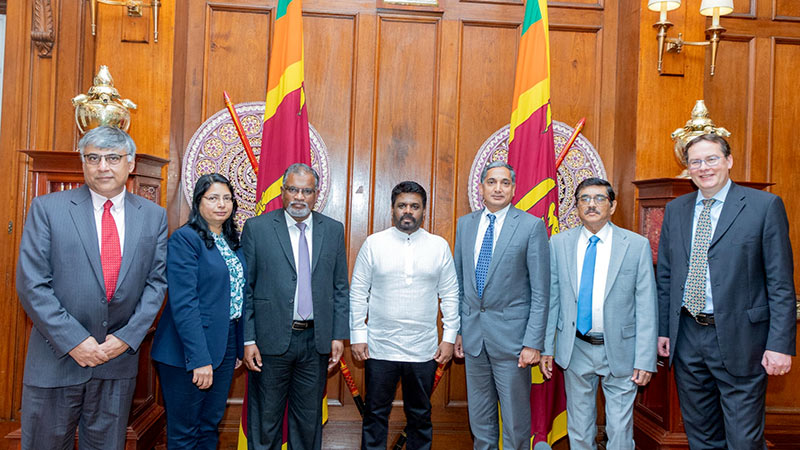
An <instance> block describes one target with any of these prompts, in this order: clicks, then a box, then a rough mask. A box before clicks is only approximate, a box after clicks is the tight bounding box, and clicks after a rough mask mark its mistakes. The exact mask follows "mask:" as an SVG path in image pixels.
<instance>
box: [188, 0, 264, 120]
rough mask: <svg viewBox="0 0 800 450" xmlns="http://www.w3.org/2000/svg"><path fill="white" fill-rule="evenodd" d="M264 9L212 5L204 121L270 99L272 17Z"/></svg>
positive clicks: (206, 48)
mask: <svg viewBox="0 0 800 450" xmlns="http://www.w3.org/2000/svg"><path fill="white" fill-rule="evenodd" d="M271 12H272V11H271V10H270V9H269V8H267V7H262V6H250V5H239V6H234V5H216V4H210V5H209V6H208V10H207V12H206V27H207V28H206V33H207V36H206V38H205V42H206V45H205V46H204V50H205V52H204V54H205V55H204V56H205V66H204V74H203V98H204V101H203V111H202V116H203V120H205V119H206V118H208V117H209V116H211V115H212V114H214V113H216V112H217V111H219V110H220V109H223V108H225V102H224V101H223V98H222V91H223V90H226V91H228V94H229V95H230V96H231V99H232V100H233V102H234V103H243V102H257V101H262V102H263V101H264V99H265V98H266V86H267V69H268V51H267V48H268V46H269V41H270V35H271V24H272V14H271Z"/></svg>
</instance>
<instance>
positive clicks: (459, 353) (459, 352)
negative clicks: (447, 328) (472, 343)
mask: <svg viewBox="0 0 800 450" xmlns="http://www.w3.org/2000/svg"><path fill="white" fill-rule="evenodd" d="M453 355H454V356H455V357H456V358H464V343H463V342H462V340H461V335H460V334H459V335H458V336H456V345H455V347H454V348H453Z"/></svg>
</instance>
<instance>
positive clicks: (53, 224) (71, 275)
mask: <svg viewBox="0 0 800 450" xmlns="http://www.w3.org/2000/svg"><path fill="white" fill-rule="evenodd" d="M124 245H125V247H124V249H123V252H122V264H121V266H120V272H119V279H118V281H117V287H116V291H115V293H114V297H113V298H112V299H111V302H108V301H107V300H106V289H105V285H104V282H103V269H102V266H101V263H100V249H99V245H98V239H97V230H96V226H95V220H94V212H93V210H92V200H91V196H90V194H89V188H88V187H87V186H85V185H84V186H82V187H80V188H78V189H73V190H69V191H63V192H56V193H52V194H48V195H44V196H41V197H36V198H34V199H33V201H32V202H31V207H30V211H29V212H28V219H27V221H26V222H25V228H24V230H23V232H22V241H21V243H20V250H19V260H18V261H17V294H18V295H19V299H20V303H21V304H22V307H23V308H24V309H25V312H27V313H28V317H30V318H31V320H32V321H33V328H32V329H31V335H30V340H29V341H28V354H27V357H26V360H25V375H24V378H23V383H25V384H27V385H30V386H37V387H63V386H71V385H76V384H80V383H84V382H86V381H88V380H89V379H91V378H100V379H119V378H133V377H136V372H137V367H138V360H139V355H138V349H139V344H141V342H142V340H143V339H144V337H145V335H146V334H147V330H148V329H149V328H150V325H152V323H153V320H154V319H155V317H156V314H158V310H159V309H160V308H161V304H162V302H163V301H164V293H165V292H166V289H167V282H166V277H165V261H166V253H167V249H166V246H167V215H166V211H164V208H162V207H160V206H158V205H156V204H155V203H153V202H151V201H149V200H146V199H144V198H142V197H139V196H137V195H134V194H131V193H130V192H127V193H126V194H125V244H124ZM107 334H113V335H114V336H116V337H118V338H119V339H122V340H123V341H124V342H125V343H126V344H128V345H129V346H130V349H129V350H128V351H127V352H125V353H123V354H121V355H120V356H118V357H116V358H114V359H112V360H111V361H109V362H107V363H105V364H101V365H99V366H97V367H94V368H90V367H80V366H79V365H78V363H76V362H75V361H74V360H73V359H72V358H71V357H70V356H69V355H68V353H69V351H70V350H72V349H73V348H75V347H76V346H77V345H78V344H80V343H81V342H83V341H84V340H85V339H86V338H87V337H89V336H94V338H95V340H97V342H99V343H102V342H104V341H105V339H106V335H107Z"/></svg>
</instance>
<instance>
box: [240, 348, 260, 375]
mask: <svg viewBox="0 0 800 450" xmlns="http://www.w3.org/2000/svg"><path fill="white" fill-rule="evenodd" d="M244 365H245V367H247V370H252V371H253V372H261V352H260V351H259V350H258V346H257V345H256V344H251V345H245V346H244Z"/></svg>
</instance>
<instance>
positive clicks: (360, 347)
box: [350, 344, 369, 361]
mask: <svg viewBox="0 0 800 450" xmlns="http://www.w3.org/2000/svg"><path fill="white" fill-rule="evenodd" d="M350 353H351V354H352V355H353V359H355V360H356V361H366V360H368V359H369V348H367V344H350Z"/></svg>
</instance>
